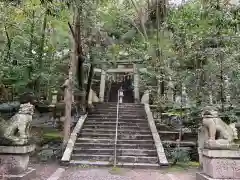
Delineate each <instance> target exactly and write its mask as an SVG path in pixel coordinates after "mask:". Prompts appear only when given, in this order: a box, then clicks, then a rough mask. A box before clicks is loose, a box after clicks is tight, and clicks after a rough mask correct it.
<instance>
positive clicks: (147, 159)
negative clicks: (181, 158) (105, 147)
mask: <svg viewBox="0 0 240 180" xmlns="http://www.w3.org/2000/svg"><path fill="white" fill-rule="evenodd" d="M117 162H118V163H125V162H128V163H129V162H130V163H151V164H157V163H158V157H157V156H117Z"/></svg>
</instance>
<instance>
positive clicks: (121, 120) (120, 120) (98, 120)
mask: <svg viewBox="0 0 240 180" xmlns="http://www.w3.org/2000/svg"><path fill="white" fill-rule="evenodd" d="M87 122H91V123H94V122H96V123H97V122H115V123H116V118H106V117H105V118H88V119H87V120H86V123H87ZM118 122H119V123H121V122H127V123H131V122H132V123H144V122H145V123H146V124H148V121H147V119H135V118H132V119H129V118H124V119H123V118H119V119H118Z"/></svg>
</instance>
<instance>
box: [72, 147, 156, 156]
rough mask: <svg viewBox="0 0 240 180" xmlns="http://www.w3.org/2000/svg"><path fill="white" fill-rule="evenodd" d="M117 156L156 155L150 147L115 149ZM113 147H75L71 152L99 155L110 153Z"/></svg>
mask: <svg viewBox="0 0 240 180" xmlns="http://www.w3.org/2000/svg"><path fill="white" fill-rule="evenodd" d="M116 152H117V156H157V152H156V150H151V149H120V148H118V149H117V151H116ZM113 153H114V148H104V149H103V148H101V149H99V148H94V149H93V148H89V149H86V148H83V147H76V148H74V149H73V154H91V155H93V154H101V155H112V154H113Z"/></svg>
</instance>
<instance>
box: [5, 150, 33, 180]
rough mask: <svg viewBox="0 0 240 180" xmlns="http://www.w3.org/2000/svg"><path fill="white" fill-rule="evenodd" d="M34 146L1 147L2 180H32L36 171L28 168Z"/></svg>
mask: <svg viewBox="0 0 240 180" xmlns="http://www.w3.org/2000/svg"><path fill="white" fill-rule="evenodd" d="M34 149H35V146H34V145H23V146H0V179H9V180H20V179H21V180H31V179H33V178H35V176H36V171H35V169H32V168H28V163H29V154H30V153H31V152H32V151H34Z"/></svg>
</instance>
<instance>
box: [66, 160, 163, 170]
mask: <svg viewBox="0 0 240 180" xmlns="http://www.w3.org/2000/svg"><path fill="white" fill-rule="evenodd" d="M70 165H88V166H93V167H95V166H106V167H109V166H113V163H112V162H108V161H87V160H85V161H79V160H71V161H70ZM117 166H118V167H125V168H154V169H158V168H159V164H150V163H117Z"/></svg>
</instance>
